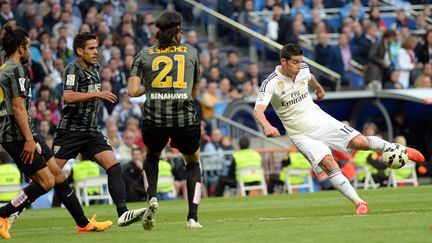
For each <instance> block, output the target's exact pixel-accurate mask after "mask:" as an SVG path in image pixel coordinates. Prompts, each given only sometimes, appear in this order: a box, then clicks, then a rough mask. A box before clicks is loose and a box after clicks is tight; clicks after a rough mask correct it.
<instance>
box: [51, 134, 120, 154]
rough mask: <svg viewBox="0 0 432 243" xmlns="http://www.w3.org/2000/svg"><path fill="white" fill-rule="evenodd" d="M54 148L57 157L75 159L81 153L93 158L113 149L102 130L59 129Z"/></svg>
mask: <svg viewBox="0 0 432 243" xmlns="http://www.w3.org/2000/svg"><path fill="white" fill-rule="evenodd" d="M52 150H53V152H54V157H55V158H56V159H66V160H67V159H74V158H76V157H77V155H78V153H81V154H82V155H83V157H84V158H85V159H91V160H92V159H94V156H95V155H96V154H98V153H100V152H103V151H106V150H111V151H112V150H113V149H112V147H111V143H110V142H109V139H108V138H107V137H105V136H104V135H103V134H102V133H101V132H93V133H89V132H70V131H67V132H66V131H57V133H56V134H55V136H54V141H53V147H52Z"/></svg>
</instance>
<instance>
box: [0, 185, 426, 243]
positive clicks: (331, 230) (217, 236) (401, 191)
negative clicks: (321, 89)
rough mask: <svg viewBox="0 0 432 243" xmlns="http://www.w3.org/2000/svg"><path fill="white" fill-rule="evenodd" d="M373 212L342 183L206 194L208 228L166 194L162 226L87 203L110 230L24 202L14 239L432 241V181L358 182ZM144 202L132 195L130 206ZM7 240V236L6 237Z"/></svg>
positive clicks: (202, 208) (201, 215) (204, 209)
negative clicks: (400, 184) (366, 186)
mask: <svg viewBox="0 0 432 243" xmlns="http://www.w3.org/2000/svg"><path fill="white" fill-rule="evenodd" d="M359 194H360V196H361V197H362V198H364V199H366V200H367V201H368V202H369V210H370V213H369V214H368V215H354V213H353V212H354V206H353V205H352V204H351V203H350V202H349V201H348V200H347V199H346V198H344V197H343V196H342V195H341V194H340V193H338V192H337V191H329V192H319V193H312V194H309V193H302V194H299V193H298V194H294V195H287V194H284V195H271V196H253V197H245V198H240V197H231V198H205V199H203V200H202V202H201V205H200V211H199V222H200V223H201V224H202V225H203V226H204V228H202V229H199V230H189V229H187V228H186V226H185V224H186V219H185V217H186V211H187V202H186V201H162V202H160V203H159V212H158V215H157V218H156V226H155V228H154V229H153V230H152V231H144V230H143V228H142V226H141V224H140V223H136V224H133V225H130V226H128V227H123V228H120V227H118V226H117V225H116V223H117V218H116V212H115V207H114V206H109V205H100V206H90V207H86V208H84V210H85V212H86V214H87V216H88V217H91V216H92V214H93V213H96V214H97V216H98V219H99V220H107V219H110V220H112V221H113V222H114V225H113V226H112V227H111V228H110V229H109V230H108V231H106V232H98V233H86V234H78V233H76V227H75V224H74V221H73V220H72V218H71V217H70V216H69V214H68V212H67V211H66V209H63V208H61V209H60V208H57V209H41V210H26V211H25V212H24V213H23V214H22V215H21V216H20V218H19V219H18V221H17V222H16V223H15V225H14V226H13V228H12V229H11V231H10V233H11V236H12V239H11V240H9V242H38V243H44V242H51V243H54V242H61V243H66V242H124V243H126V242H218V243H221V242H431V241H432V230H431V225H432V217H431V216H432V203H431V202H432V187H431V186H421V187H418V188H413V187H404V188H397V189H377V190H359ZM144 205H145V204H144V203H130V204H129V205H128V206H129V208H131V209H133V208H138V207H143V206H144ZM1 240H4V239H0V241H1Z"/></svg>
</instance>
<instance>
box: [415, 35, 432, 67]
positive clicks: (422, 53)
mask: <svg viewBox="0 0 432 243" xmlns="http://www.w3.org/2000/svg"><path fill="white" fill-rule="evenodd" d="M415 53H416V56H417V58H418V62H419V63H421V64H423V65H424V64H426V63H432V59H431V58H430V56H431V55H432V29H430V30H428V31H427V32H426V34H425V35H424V39H423V43H422V44H419V45H417V47H416V48H415Z"/></svg>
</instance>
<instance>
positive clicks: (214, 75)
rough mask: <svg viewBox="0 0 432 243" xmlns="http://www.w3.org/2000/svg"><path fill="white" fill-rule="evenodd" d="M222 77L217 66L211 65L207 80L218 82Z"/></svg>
mask: <svg viewBox="0 0 432 243" xmlns="http://www.w3.org/2000/svg"><path fill="white" fill-rule="evenodd" d="M221 79H222V76H221V74H220V71H219V68H218V67H217V66H211V67H210V69H209V72H208V76H207V81H208V82H209V83H212V82H213V83H219V82H220V80H221Z"/></svg>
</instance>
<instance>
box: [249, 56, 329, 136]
mask: <svg viewBox="0 0 432 243" xmlns="http://www.w3.org/2000/svg"><path fill="white" fill-rule="evenodd" d="M279 69H280V66H277V67H276V69H275V71H274V72H273V73H272V74H270V75H269V77H268V78H267V79H266V80H264V82H263V83H262V85H261V88H260V92H259V96H258V99H257V101H256V103H255V104H258V105H265V106H266V107H267V106H268V104H269V103H271V104H272V106H273V109H274V110H275V112H276V114H277V115H278V116H279V118H280V119H281V121H282V124H283V125H284V127H285V129H286V131H287V133H288V135H289V136H290V137H291V138H295V137H299V136H301V135H305V134H308V133H310V132H312V131H314V130H315V129H318V128H319V127H320V124H321V123H322V121H323V119H328V118H330V119H332V117H331V116H330V115H328V114H327V113H325V112H324V111H323V110H321V108H320V107H319V106H318V105H317V104H315V103H314V102H313V100H312V97H311V95H310V94H309V81H310V79H311V73H310V70H309V66H308V65H307V64H306V63H302V64H301V69H300V72H299V73H298V74H297V76H296V78H295V80H292V79H291V78H289V77H287V76H285V75H283V74H281V73H280V71H279Z"/></svg>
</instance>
